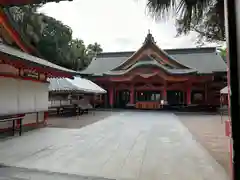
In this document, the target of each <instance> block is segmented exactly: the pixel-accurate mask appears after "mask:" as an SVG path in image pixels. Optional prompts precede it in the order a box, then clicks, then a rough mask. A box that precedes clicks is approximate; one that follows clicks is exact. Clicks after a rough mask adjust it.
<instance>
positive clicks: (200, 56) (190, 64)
mask: <svg viewBox="0 0 240 180" xmlns="http://www.w3.org/2000/svg"><path fill="white" fill-rule="evenodd" d="M161 52H162V53H164V54H165V56H167V57H168V58H171V60H172V61H175V62H177V63H178V64H181V65H182V66H183V69H185V68H189V69H193V70H196V71H197V73H199V74H211V73H214V72H226V69H227V66H226V63H225V62H224V61H223V59H222V57H221V56H220V55H219V54H218V53H217V51H216V48H215V47H203V48H184V49H165V50H161ZM135 53H136V51H127V52H109V53H101V54H99V55H97V57H96V58H94V59H93V60H92V62H91V63H90V65H89V66H88V67H87V68H86V69H85V70H83V71H81V73H82V74H92V75H103V74H104V73H106V72H108V73H109V72H110V71H113V70H116V69H117V67H120V66H122V64H124V63H126V61H128V60H129V58H130V57H132V56H134V54H135ZM184 67H185V68H184Z"/></svg>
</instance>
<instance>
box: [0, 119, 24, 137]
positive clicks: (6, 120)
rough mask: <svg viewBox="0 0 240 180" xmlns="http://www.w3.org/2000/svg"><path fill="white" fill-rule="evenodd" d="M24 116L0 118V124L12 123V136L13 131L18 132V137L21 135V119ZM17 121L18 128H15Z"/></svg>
mask: <svg viewBox="0 0 240 180" xmlns="http://www.w3.org/2000/svg"><path fill="white" fill-rule="evenodd" d="M24 116H25V115H23V116H16V115H14V116H0V123H1V122H8V121H12V135H13V136H14V135H15V130H18V133H19V136H21V135H22V119H23V118H24ZM18 120H19V122H20V123H19V128H16V121H18Z"/></svg>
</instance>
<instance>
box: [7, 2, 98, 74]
mask: <svg viewBox="0 0 240 180" xmlns="http://www.w3.org/2000/svg"><path fill="white" fill-rule="evenodd" d="M40 6H41V5H31V6H30V5H27V6H21V7H11V8H8V9H5V10H6V11H7V12H9V14H10V16H11V17H12V19H13V20H14V23H15V24H17V25H18V31H19V32H20V34H21V35H22V36H24V37H25V38H24V39H27V41H28V42H30V44H31V45H33V46H34V47H35V48H36V49H37V51H38V52H39V53H40V55H41V56H43V58H45V59H47V60H48V61H50V62H53V63H55V64H58V65H60V66H63V67H66V68H70V69H73V70H81V69H84V68H85V67H86V66H88V65H89V63H90V62H91V59H92V58H93V57H94V56H95V55H96V54H97V53H100V52H102V48H101V46H100V45H99V44H98V43H94V44H89V45H87V46H86V45H85V44H84V42H83V40H81V39H73V38H72V30H71V28H70V27H68V26H66V25H64V24H63V23H62V22H60V21H58V20H56V19H54V18H52V17H49V16H47V15H45V14H40V13H37V11H36V10H37V8H38V7H40Z"/></svg>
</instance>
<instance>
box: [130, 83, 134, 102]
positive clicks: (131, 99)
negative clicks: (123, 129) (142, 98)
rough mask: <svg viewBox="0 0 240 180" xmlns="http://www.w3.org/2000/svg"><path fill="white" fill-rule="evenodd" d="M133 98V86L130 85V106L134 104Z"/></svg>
mask: <svg viewBox="0 0 240 180" xmlns="http://www.w3.org/2000/svg"><path fill="white" fill-rule="evenodd" d="M134 101H135V97H134V85H131V90H130V104H134Z"/></svg>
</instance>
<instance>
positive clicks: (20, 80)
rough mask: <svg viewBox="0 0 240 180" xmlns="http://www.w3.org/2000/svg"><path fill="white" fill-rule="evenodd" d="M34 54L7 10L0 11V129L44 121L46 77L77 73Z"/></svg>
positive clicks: (43, 122) (67, 75) (45, 114)
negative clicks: (7, 13)
mask: <svg viewBox="0 0 240 180" xmlns="http://www.w3.org/2000/svg"><path fill="white" fill-rule="evenodd" d="M36 53H37V50H36V49H34V47H33V46H31V45H29V42H28V41H27V40H26V39H23V38H22V34H21V33H20V32H19V31H17V29H16V28H15V27H14V24H13V22H10V19H9V18H8V17H7V15H6V13H4V11H1V10H0V86H1V88H0V132H1V131H5V130H6V129H9V128H12V129H13V130H14V129H15V127H22V125H23V126H34V127H35V126H38V125H42V124H45V123H46V120H47V113H48V86H49V82H48V80H47V79H48V78H50V77H54V78H65V77H67V78H73V76H74V75H76V74H77V72H76V71H73V70H69V69H66V68H63V67H60V66H58V65H56V64H53V63H50V62H48V61H46V60H44V59H42V58H39V57H36V56H34V54H36ZM18 117H21V118H19V119H18ZM13 119H14V120H13ZM15 121H17V123H15ZM20 129H21V128H20Z"/></svg>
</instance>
